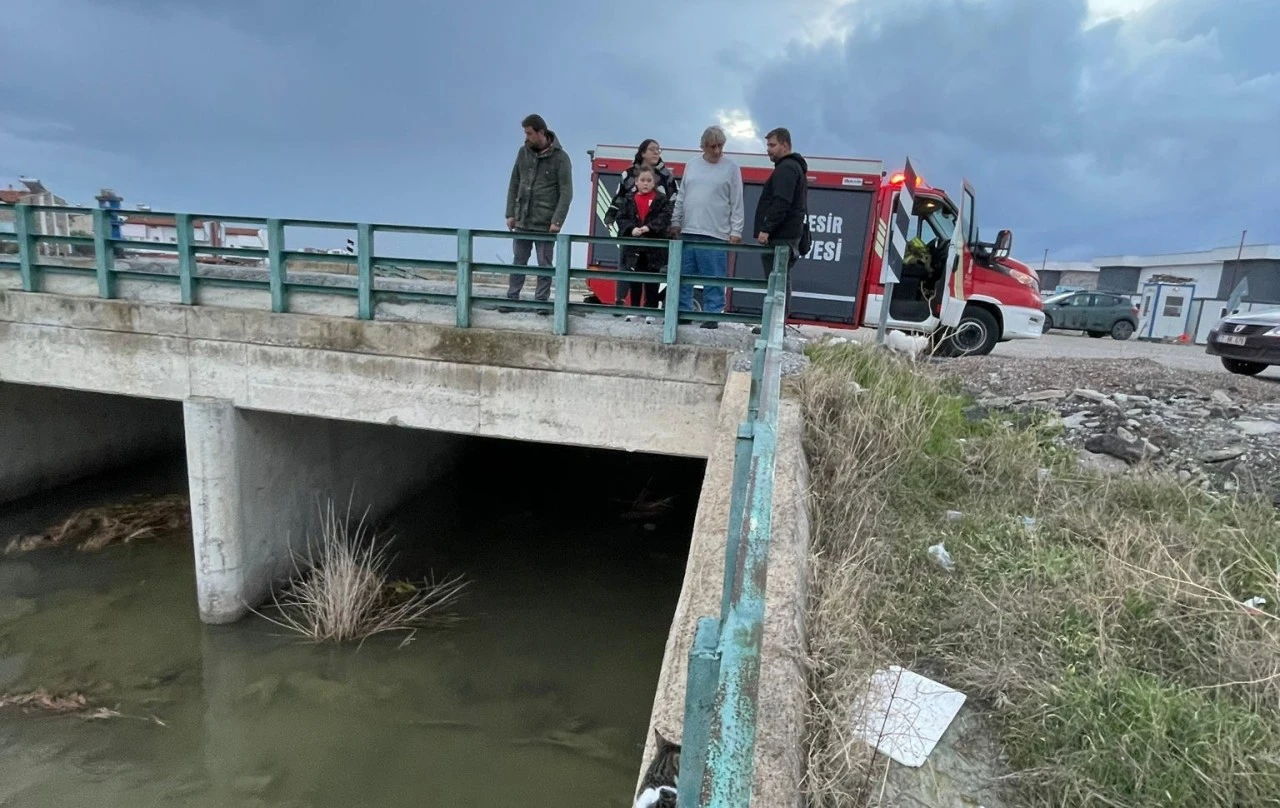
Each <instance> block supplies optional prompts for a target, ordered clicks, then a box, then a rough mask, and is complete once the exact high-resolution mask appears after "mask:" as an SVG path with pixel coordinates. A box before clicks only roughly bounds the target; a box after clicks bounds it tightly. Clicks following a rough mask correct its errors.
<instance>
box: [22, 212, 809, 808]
mask: <svg viewBox="0 0 1280 808" xmlns="http://www.w3.org/2000/svg"><path fill="white" fill-rule="evenodd" d="M4 212H5V211H2V210H0V213H4ZM10 212H11V213H12V214H13V218H14V221H15V225H16V226H15V227H14V228H13V235H12V236H6V234H5V233H4V232H3V231H0V248H3V247H4V246H5V242H9V243H16V245H17V251H16V253H11V254H4V253H3V252H0V445H3V446H4V447H5V452H4V453H3V454H4V456H3V458H2V459H0V502H3V501H7V500H11V499H14V498H16V497H19V496H22V495H25V494H29V493H33V492H36V491H39V490H41V489H44V488H48V487H51V486H53V485H57V484H59V483H63V482H67V481H70V480H72V479H74V478H76V477H78V476H83V475H85V474H89V473H93V472H94V471H98V470H101V469H104V468H106V467H108V466H111V465H119V464H122V463H126V462H128V461H130V460H131V459H133V458H138V457H141V456H144V455H146V454H147V453H148V452H152V451H155V450H157V449H160V448H163V447H164V446H167V445H176V444H178V443H179V442H181V443H184V444H185V449H186V455H187V465H188V474H189V482H190V495H191V506H192V526H193V534H194V545H195V560H196V572H197V591H198V599H199V603H198V607H199V611H200V616H201V618H202V619H203V620H204V621H206V622H209V623H225V622H230V621H234V620H236V619H238V618H240V617H241V616H243V615H244V614H245V613H246V612H247V611H248V609H249V608H250V607H253V606H256V605H257V604H259V603H261V602H262V601H263V600H264V599H265V598H267V597H268V596H269V594H270V591H271V589H272V588H273V587H274V586H275V585H277V584H278V583H279V582H280V581H281V580H282V579H283V578H284V577H285V576H286V575H287V573H288V572H289V571H290V570H291V568H292V563H291V557H290V537H292V538H293V540H294V541H295V543H296V542H297V540H298V539H299V538H300V537H301V535H302V534H304V533H305V532H306V529H307V527H308V526H309V525H310V524H312V520H313V519H314V512H315V507H314V506H315V497H316V495H317V493H318V492H319V493H320V495H321V496H323V495H326V494H327V495H332V496H334V497H335V498H343V497H345V496H346V495H347V494H348V493H349V492H350V491H351V490H352V487H353V486H355V487H356V488H357V491H356V501H357V502H359V503H360V504H361V505H366V504H367V505H368V506H370V508H371V510H372V511H373V512H374V513H375V515H376V514H377V513H379V512H380V511H382V510H384V509H388V508H390V507H392V506H393V505H395V504H396V503H397V502H398V501H400V500H402V499H403V498H404V496H406V495H407V494H408V493H410V492H412V491H414V490H416V489H419V488H420V487H421V486H422V485H424V484H425V483H428V482H430V481H431V480H432V479H433V478H434V477H436V476H438V475H440V474H443V473H445V472H446V471H447V469H448V464H449V460H450V457H451V456H452V455H453V454H455V453H456V452H457V451H459V446H460V442H461V440H462V439H463V437H464V436H485V437H496V438H506V439H514V440H521V441H536V442H545V443H559V444H572V445H581V446H589V447H597V448H604V449H615V450H624V451H640V452H653V453H659V454H668V455H683V456H692V457H699V458H707V459H708V466H707V471H706V477H705V481H704V489H703V498H702V502H701V504H700V507H699V513H698V518H697V525H696V526H695V536H694V538H693V542H692V546H691V550H690V558H689V569H688V575H687V578H686V582H685V587H684V591H683V592H682V594H681V598H680V604H679V606H678V607H677V612H676V619H675V621H674V623H673V628H672V635H671V640H670V641H669V643H668V649H667V655H666V656H667V658H666V659H665V660H664V665H663V674H662V678H661V680H660V682H659V694H658V698H657V699H655V711H654V721H655V722H660V724H661V727H662V729H663V730H664V732H667V733H670V732H671V731H672V730H673V729H674V728H677V727H678V726H679V725H680V724H681V723H682V722H683V723H685V724H689V722H693V726H694V727H695V729H693V730H692V735H690V731H689V730H686V733H685V745H686V751H685V759H686V761H687V763H686V767H687V769H688V770H689V771H691V772H698V773H701V771H703V766H704V765H705V766H706V769H705V771H706V772H707V776H706V777H705V778H704V777H701V776H697V777H690V778H689V779H688V780H687V781H686V779H685V778H683V777H682V791H684V790H685V789H689V788H691V789H694V791H693V792H691V793H690V794H689V795H688V796H689V799H688V801H682V804H690V805H691V804H695V802H696V803H697V804H717V805H729V804H740V805H745V804H746V803H745V802H743V801H742V800H741V798H742V797H743V795H744V794H745V795H746V796H747V797H750V795H751V793H752V791H751V785H750V784H751V781H752V779H753V778H752V777H751V772H752V771H753V769H752V765H751V763H750V761H752V760H753V759H757V758H758V759H759V760H761V761H765V760H773V761H774V762H773V763H771V764H769V767H768V768H767V769H765V770H764V771H768V772H770V776H764V775H763V774H762V773H761V770H760V769H759V767H756V769H755V774H756V777H755V778H754V779H755V781H756V783H757V788H756V793H755V796H756V799H757V800H758V801H760V802H761V803H763V801H764V800H765V798H766V796H767V797H768V799H769V800H771V804H776V803H777V802H779V801H781V802H783V803H784V804H785V803H792V804H795V802H796V800H797V799H798V796H797V795H798V793H799V792H798V788H796V789H795V790H791V791H790V792H789V793H788V791H787V789H790V788H792V787H793V786H798V777H799V766H800V759H799V757H798V755H799V749H798V746H797V745H796V744H795V743H793V740H794V738H793V736H794V735H795V733H796V732H798V727H799V725H800V724H799V717H798V716H802V714H803V693H802V691H801V692H800V699H799V700H798V701H797V700H796V699H795V698H792V697H791V696H788V697H787V698H790V699H791V703H789V704H787V705H785V708H782V709H779V710H775V711H774V712H773V713H771V714H770V716H769V720H770V721H771V722H773V725H777V726H778V727H785V729H784V728H777V729H775V730H774V731H773V732H772V733H771V732H770V731H769V730H767V729H766V730H765V731H763V732H762V733H761V735H762V737H763V738H764V739H765V743H766V744H771V746H770V747H769V748H765V749H758V748H757V747H756V744H755V737H756V715H757V712H758V711H757V705H756V693H757V691H758V689H759V680H758V679H757V677H758V676H761V675H763V676H765V677H766V678H767V679H769V677H772V678H771V679H769V681H774V680H776V681H777V682H787V683H790V685H791V686H790V687H789V688H787V689H786V690H785V692H786V693H789V694H792V696H794V694H795V693H796V692H797V691H796V689H795V687H794V684H795V682H796V681H799V682H801V683H802V682H803V677H802V674H801V672H800V668H799V667H798V664H797V662H796V660H795V658H794V657H795V653H796V650H795V649H796V647H797V646H798V645H799V644H801V637H800V635H799V634H798V633H797V632H798V629H797V625H798V623H799V621H800V620H801V615H802V613H803V612H802V609H801V605H802V604H801V601H800V592H801V591H802V589H803V586H802V585H803V579H804V575H803V568H804V565H803V558H804V555H805V552H804V544H805V542H806V541H807V527H806V526H805V524H804V520H803V514H802V512H803V507H802V504H801V505H799V506H798V505H797V503H802V492H803V484H804V483H803V471H802V467H803V461H802V458H801V457H800V451H799V426H798V424H799V421H798V416H797V415H796V413H795V412H794V411H789V414H784V415H782V416H780V414H779V413H780V412H781V411H783V410H786V408H785V407H784V406H783V405H782V404H781V403H780V401H779V390H780V388H779V373H780V371H779V362H780V358H779V355H780V354H781V352H782V350H783V345H782V332H783V324H782V319H781V315H780V309H781V306H774V305H773V303H775V302H777V301H780V299H781V298H780V294H781V293H780V291H779V289H780V288H785V287H780V285H779V284H778V283H777V282H775V283H774V284H773V285H772V286H770V287H768V289H767V295H766V305H765V312H764V316H763V317H762V318H757V319H756V323H757V324H762V325H763V327H764V335H763V336H761V337H756V336H753V335H752V334H751V333H750V331H749V330H748V329H747V327H746V326H748V325H750V323H751V320H750V318H747V317H744V316H743V315H735V314H727V315H710V314H703V313H701V312H696V311H694V312H681V311H677V305H678V301H677V299H676V298H677V296H676V295H669V296H667V299H666V303H665V308H664V309H663V310H662V311H661V312H660V313H659V314H660V316H661V317H662V320H661V325H655V326H646V325H643V324H640V323H636V324H629V323H622V322H620V321H619V320H618V318H617V316H616V315H620V314H623V313H625V310H623V309H619V308H616V307H611V306H603V305H596V304H587V303H584V302H577V301H575V300H574V299H573V297H574V295H573V294H572V292H573V289H574V287H575V285H577V284H581V282H582V281H583V279H585V278H586V277H590V276H596V277H605V278H611V277H620V276H619V275H618V273H597V272H588V271H587V270H579V269H571V268H570V266H569V263H570V261H569V257H570V254H571V247H572V245H573V243H575V242H580V241H593V240H594V241H600V239H589V238H585V237H570V236H568V235H566V234H561V235H559V236H550V235H548V236H545V237H542V238H547V239H554V240H555V241H556V242H557V252H556V256H557V265H556V267H555V268H554V269H552V270H538V269H536V268H535V269H523V268H522V271H525V272H526V273H527V274H539V273H540V272H541V273H545V274H551V275H553V277H554V281H555V285H554V290H555V292H554V299H553V300H552V301H550V302H549V303H546V304H538V303H531V302H525V303H523V304H521V305H520V306H519V308H520V309H522V311H521V312H517V313H515V314H502V313H499V312H498V311H496V309H497V308H498V307H499V306H508V305H510V304H509V302H508V301H506V300H505V299H504V298H503V297H502V296H501V295H499V294H488V295H486V292H487V291H488V292H493V291H495V290H497V289H500V288H501V287H502V286H505V283H501V284H495V285H493V286H488V285H486V277H485V276H486V273H487V274H488V275H489V276H490V277H497V278H499V279H502V280H505V278H504V277H503V276H504V273H508V272H511V271H512V270H513V269H514V268H513V267H510V266H507V265H495V264H486V263H481V262H473V261H472V260H471V255H472V252H473V246H474V242H475V239H477V238H481V237H484V238H510V234H508V233H505V232H497V233H494V232H482V231H476V232H472V231H465V230H463V231H444V230H440V229H438V228H413V227H407V226H399V225H396V226H378V225H368V224H359V223H336V222H304V221H297V220H294V221H285V220H274V219H273V220H261V223H262V224H263V225H264V226H265V227H266V229H267V232H268V234H269V236H270V238H269V242H268V247H267V248H266V249H263V250H256V249H248V248H209V247H201V246H199V245H196V244H193V242H192V239H191V238H190V232H191V219H192V217H191V216H190V215H187V214H168V215H170V216H172V217H173V220H174V222H175V224H176V227H177V233H178V238H177V243H176V244H173V245H160V244H152V243H140V242H139V243H135V242H130V241H128V240H127V239H121V238H118V237H112V235H111V229H110V220H109V218H108V214H107V213H106V212H105V211H102V210H90V211H85V212H84V213H85V214H86V215H91V216H92V217H93V221H94V233H93V235H92V236H91V237H90V236H84V235H81V236H62V235H59V236H46V235H41V234H39V233H36V232H34V231H33V228H32V227H31V222H32V221H33V214H34V212H35V211H34V210H25V209H24V206H17V207H16V208H11V209H10ZM148 215H149V216H151V217H153V218H154V217H156V216H164V215H166V214H155V213H149V214H148ZM200 218H202V219H205V220H222V221H227V222H251V223H252V222H257V221H259V220H252V219H246V218H245V217H209V216H202V217H200ZM287 226H295V227H298V226H301V227H311V228H315V227H325V228H349V229H351V230H353V231H355V233H356V234H357V239H358V243H359V247H360V249H359V251H358V252H357V254H356V255H354V256H343V255H326V254H322V255H320V256H316V255H315V254H312V253H303V252H300V251H293V252H291V251H289V250H287V249H285V243H284V232H285V228H286V227H287ZM384 232H386V233H404V232H413V233H424V234H429V235H436V236H440V235H444V236H446V237H448V238H452V239H455V240H456V244H457V249H456V256H455V257H453V259H452V260H443V259H440V260H436V259H394V261H391V260H390V259H382V258H380V257H379V256H378V255H377V253H376V252H375V250H374V246H373V245H374V237H375V235H376V234H381V233H384ZM184 234H186V235H185V236H184ZM44 243H55V244H64V245H70V246H72V247H74V248H80V249H81V251H83V252H88V253H91V254H92V258H80V259H77V258H75V257H72V256H65V255H64V256H58V255H45V254H42V253H43V252H53V251H42V250H40V249H39V247H40V245H42V244H44ZM624 243H625V242H624ZM681 248H682V245H681V244H680V242H671V244H670V249H671V252H672V256H671V258H672V260H671V266H670V267H669V271H668V275H667V278H666V281H667V283H668V288H675V287H677V286H678V285H679V283H680V282H681V281H682V279H681V278H680V275H679V265H680V261H679V255H680V251H681ZM739 249H741V250H742V251H745V252H760V251H761V248H756V247H741V248H739ZM129 250H134V251H141V250H148V251H152V252H154V251H156V250H161V251H168V252H171V253H172V257H168V256H164V255H162V256H158V257H157V256H151V257H146V256H138V255H133V256H130V255H129V254H128V252H127V251H129ZM228 255H230V256H232V257H234V258H236V259H238V260H239V261H240V265H228V264H227V263H226V262H225V258H226V257H227V256H228ZM209 256H216V258H210V257H209ZM317 259H318V260H320V261H324V262H327V263H329V264H330V265H332V266H333V267H336V268H337V269H338V270H339V271H337V272H334V271H324V270H325V266H324V265H323V264H321V265H320V266H318V267H317V266H316V265H315V264H313V263H309V264H307V265H303V262H314V261H316V260H317ZM777 260H778V261H780V262H781V261H783V260H784V258H783V256H781V255H780V254H779V255H778V256H777ZM214 261H217V263H215V262H214ZM291 262H292V263H293V264H297V265H300V266H304V268H303V269H299V268H298V267H297V266H291ZM391 263H394V264H395V265H397V266H401V267H403V266H405V265H408V266H409V267H410V268H411V269H413V270H414V273H413V274H415V275H416V276H415V277H391V276H390V273H389V272H387V271H386V270H387V268H388V266H389V264H391ZM779 265H780V266H781V267H782V268H783V271H784V272H785V264H779ZM781 276H782V272H775V279H776V278H780V277H781ZM683 280H686V281H691V282H700V283H705V284H713V283H714V284H719V285H724V286H727V287H730V288H745V289H752V290H756V291H766V290H765V284H764V283H763V282H760V281H751V280H736V279H723V280H715V279H710V278H696V279H683ZM537 315H547V316H537ZM677 319H679V320H689V321H692V323H693V324H690V325H678V324H677ZM708 320H713V321H718V322H723V323H725V324H726V326H728V327H725V328H721V329H719V330H715V331H713V330H707V329H701V328H698V327H697V325H696V323H698V322H700V321H702V322H705V321H708ZM735 367H737V369H736V370H735ZM343 422H345V423H343ZM780 423H781V424H784V425H788V426H787V427H786V429H785V431H784V432H782V433H780V432H779V424H780ZM779 454H782V455H786V456H787V457H788V458H789V459H788V463H789V466H788V467H786V468H785V469H783V473H779V474H776V475H775V470H776V469H775V457H776V456H778V455H779ZM775 479H776V480H777V481H778V482H777V489H778V493H779V495H780V496H779V497H777V498H775V495H774V490H775ZM775 500H777V501H776V502H775ZM775 510H778V512H779V513H780V514H782V515H783V516H784V518H782V519H780V520H779V521H778V522H777V523H776V524H775V523H773V521H772V518H773V512H774V511H775ZM775 533H778V534H780V535H782V536H785V537H786V541H784V542H781V543H779V542H773V543H771V538H772V536H773V535H774V534H775ZM770 567H772V568H777V569H779V570H781V571H783V572H784V573H785V575H784V576H783V577H777V576H775V577H774V578H773V579H772V580H770V583H771V584H772V586H771V588H770V592H769V597H770V598H771V601H776V602H777V603H778V604H779V607H778V608H774V606H772V605H771V607H770V608H771V609H773V612H772V613H771V615H770V620H769V625H770V626H771V629H770V632H771V635H770V636H765V631H766V630H765V619H764V618H765V610H764V602H765V591H764V586H765V583H764V582H765V581H766V580H767V578H766V575H765V572H766V569H768V568H770ZM721 580H723V584H722V585H721ZM717 604H719V606H720V616H719V618H704V619H703V620H702V621H701V622H700V621H699V615H700V614H706V613H708V612H711V611H714V610H715V607H716V605H717ZM695 635H696V642H695ZM762 648H764V649H766V650H765V664H764V665H763V666H762V664H761V649H762ZM770 648H772V651H770V650H769V649H770ZM770 654H773V655H774V656H773V657H771V656H770ZM691 656H693V657H695V658H697V659H699V660H701V661H700V662H698V663H696V664H695V665H694V666H693V668H690V666H689V663H688V660H689V658H690V657H691ZM712 662H714V664H711V663H712ZM686 688H688V692H687V693H686ZM717 693H718V694H719V698H718V703H719V706H718V707H714V708H713V704H712V703H713V701H717V699H715V698H713V697H714V696H716V695H717ZM779 722H781V724H779ZM699 733H701V734H699ZM771 738H772V740H770V739H771ZM650 743H652V738H650ZM779 755H781V756H782V757H781V758H779V757H778V756H779ZM778 759H781V760H784V761H785V762H786V764H785V765H786V767H787V768H788V771H789V773H788V774H787V775H786V776H783V777H782V778H781V779H779V777H778V776H777V762H776V761H777V760H778ZM744 763H745V765H744ZM762 765H763V764H762ZM744 772H745V779H744ZM699 789H701V790H702V792H703V797H704V799H705V802H703V801H701V800H699V799H698V797H697V791H698V790H699ZM744 789H745V791H744ZM717 795H718V796H717Z"/></svg>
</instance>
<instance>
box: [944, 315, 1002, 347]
mask: <svg viewBox="0 0 1280 808" xmlns="http://www.w3.org/2000/svg"><path fill="white" fill-rule="evenodd" d="M999 341H1000V324H999V323H997V322H996V318H995V317H994V316H993V315H992V314H991V312H989V311H987V310H986V309H984V308H980V307H978V306H968V307H966V308H965V310H964V315H963V316H962V317H961V318H960V325H958V326H956V327H955V329H954V330H950V333H948V334H947V336H946V338H945V340H944V341H943V348H944V350H945V351H946V355H947V356H986V355H987V354H989V353H991V350H992V349H993V348H995V347H996V343H997V342H999Z"/></svg>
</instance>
